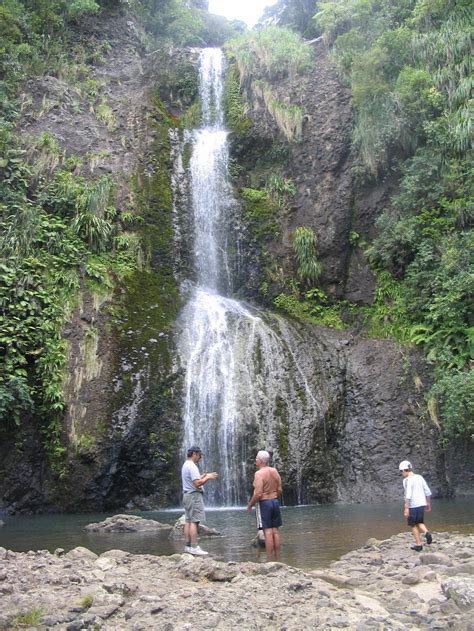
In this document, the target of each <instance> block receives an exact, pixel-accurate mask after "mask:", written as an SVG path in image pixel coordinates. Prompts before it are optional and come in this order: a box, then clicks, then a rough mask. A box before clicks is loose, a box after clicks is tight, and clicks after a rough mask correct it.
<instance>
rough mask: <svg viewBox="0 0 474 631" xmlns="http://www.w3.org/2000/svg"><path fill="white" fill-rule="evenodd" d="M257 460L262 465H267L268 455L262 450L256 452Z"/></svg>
mask: <svg viewBox="0 0 474 631" xmlns="http://www.w3.org/2000/svg"><path fill="white" fill-rule="evenodd" d="M257 458H258V459H259V460H261V461H262V462H263V463H264V464H268V463H269V462H270V454H269V453H268V451H265V450H264V449H262V450H261V451H259V452H258V454H257Z"/></svg>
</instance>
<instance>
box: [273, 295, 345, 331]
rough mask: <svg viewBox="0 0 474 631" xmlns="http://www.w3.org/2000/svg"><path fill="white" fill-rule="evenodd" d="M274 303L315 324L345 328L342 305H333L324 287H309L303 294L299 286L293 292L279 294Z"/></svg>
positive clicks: (332, 327)
mask: <svg viewBox="0 0 474 631" xmlns="http://www.w3.org/2000/svg"><path fill="white" fill-rule="evenodd" d="M273 304H274V305H275V306H276V307H277V308H278V309H281V310H282V311H286V313H288V314H289V315H290V316H292V317H293V318H298V319H299V320H306V321H307V322H313V323H314V324H320V325H322V326H327V327H329V328H331V329H343V328H344V323H343V321H342V318H341V307H340V306H339V305H331V304H330V303H329V300H328V297H327V296H326V294H325V293H324V291H323V290H322V289H318V288H317V287H315V288H313V289H309V290H308V291H306V292H304V293H303V294H302V295H301V293H300V291H299V289H298V287H297V286H295V287H294V288H293V293H291V294H279V295H278V296H276V298H275V299H274V300H273Z"/></svg>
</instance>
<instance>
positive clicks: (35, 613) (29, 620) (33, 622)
mask: <svg viewBox="0 0 474 631" xmlns="http://www.w3.org/2000/svg"><path fill="white" fill-rule="evenodd" d="M43 614H44V612H43V611H42V610H41V609H32V610H31V611H28V612H26V613H24V614H22V615H20V616H16V617H15V618H13V620H12V621H11V623H10V624H11V628H12V629H24V628H31V627H36V626H37V625H39V624H40V622H41V617H42V616H43Z"/></svg>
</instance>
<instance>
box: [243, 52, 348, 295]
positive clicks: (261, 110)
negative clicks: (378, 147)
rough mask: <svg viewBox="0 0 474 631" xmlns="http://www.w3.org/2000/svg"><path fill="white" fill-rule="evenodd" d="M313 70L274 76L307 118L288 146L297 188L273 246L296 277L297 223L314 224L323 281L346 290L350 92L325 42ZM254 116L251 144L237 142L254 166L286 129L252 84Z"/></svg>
mask: <svg viewBox="0 0 474 631" xmlns="http://www.w3.org/2000/svg"><path fill="white" fill-rule="evenodd" d="M312 46H313V48H314V63H313V67H312V68H311V71H309V72H307V73H306V74H304V75H299V76H297V77H296V78H292V79H290V78H285V79H279V80H278V82H276V81H275V82H272V92H274V94H275V97H276V98H278V99H279V100H281V101H282V102H290V103H292V104H297V105H298V106H300V107H302V109H303V111H304V123H303V131H302V138H301V141H299V142H296V141H293V142H292V143H291V144H290V146H289V156H288V159H287V161H286V163H287V166H286V167H285V173H286V176H287V177H290V178H291V179H292V181H293V182H294V184H295V186H296V188H297V192H296V195H295V196H294V197H293V198H292V199H291V202H290V206H291V209H290V213H289V214H288V216H287V217H284V218H283V217H282V218H280V221H281V223H282V235H281V237H279V238H278V240H275V241H274V242H273V243H272V244H271V246H270V247H271V250H272V251H273V252H274V255H275V257H276V258H278V259H279V265H282V264H283V266H284V269H285V273H286V274H288V276H290V277H292V276H293V275H294V273H293V272H294V270H292V269H291V267H289V266H288V265H289V263H288V259H289V258H290V259H291V258H292V250H291V239H292V234H293V232H294V230H295V229H296V228H297V227H299V226H307V227H309V228H312V229H313V231H314V233H315V235H316V236H317V250H318V255H319V258H320V259H321V262H322V265H323V275H322V283H323V285H324V287H325V288H327V289H328V290H329V291H330V292H331V293H335V294H337V295H342V294H343V290H344V282H345V277H346V267H347V260H348V255H349V250H350V246H349V232H350V229H351V221H352V183H351V174H350V166H351V162H350V159H349V148H350V130H351V125H352V113H351V107H350V92H349V90H348V89H347V88H345V87H343V86H342V85H341V84H340V83H339V81H338V80H337V76H336V71H335V68H334V67H333V66H332V64H331V63H330V62H329V61H328V59H327V52H326V50H325V48H324V45H323V43H322V42H317V43H315V44H312ZM248 94H249V98H250V102H251V107H250V109H249V112H248V115H249V117H250V118H251V120H252V122H253V128H252V134H251V139H250V140H249V142H250V145H251V143H252V142H254V143H255V147H254V148H253V149H252V147H251V146H248V144H246V145H244V146H243V148H239V147H236V148H235V152H236V155H237V158H238V159H239V161H241V162H242V163H243V164H244V165H245V166H246V168H248V170H249V171H250V172H251V171H252V169H253V168H254V166H255V164H254V163H255V161H256V160H257V158H258V157H259V155H260V154H261V153H262V148H265V147H266V146H268V145H269V144H272V143H273V142H278V141H280V142H282V143H286V140H285V138H284V136H283V134H282V133H281V132H280V131H279V130H278V127H277V125H276V123H275V121H274V120H273V118H272V117H271V115H270V114H269V112H268V111H267V109H266V107H265V105H264V103H263V101H262V99H261V97H259V96H258V95H256V94H253V93H252V90H251V88H249V92H248Z"/></svg>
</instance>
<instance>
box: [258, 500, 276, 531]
mask: <svg viewBox="0 0 474 631" xmlns="http://www.w3.org/2000/svg"><path fill="white" fill-rule="evenodd" d="M258 504H259V508H260V519H261V523H262V528H279V527H280V526H281V524H282V521H281V513H280V502H279V501H278V500H260V502H259V503H258Z"/></svg>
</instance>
